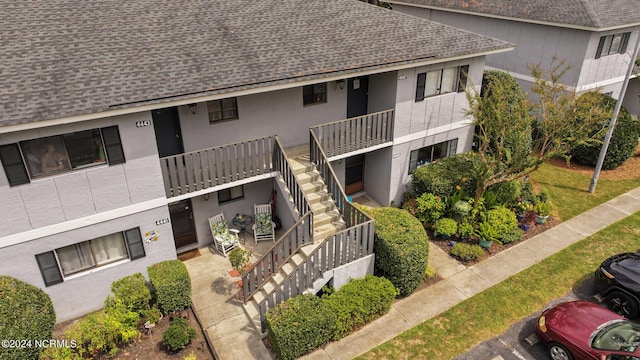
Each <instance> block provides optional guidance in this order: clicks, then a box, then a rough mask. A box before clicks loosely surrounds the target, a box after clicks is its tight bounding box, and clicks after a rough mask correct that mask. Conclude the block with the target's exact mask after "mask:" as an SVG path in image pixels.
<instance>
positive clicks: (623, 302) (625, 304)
mask: <svg viewBox="0 0 640 360" xmlns="http://www.w3.org/2000/svg"><path fill="white" fill-rule="evenodd" d="M607 307H608V308H609V310H611V311H613V312H615V313H616V314H620V315H622V316H624V317H626V318H627V319H635V318H637V317H638V303H637V302H636V300H635V299H634V298H633V297H632V296H630V295H629V294H625V293H623V292H622V291H613V292H611V293H610V294H609V295H607Z"/></svg>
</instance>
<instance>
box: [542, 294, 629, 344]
mask: <svg viewBox="0 0 640 360" xmlns="http://www.w3.org/2000/svg"><path fill="white" fill-rule="evenodd" d="M544 315H545V323H546V326H547V329H548V330H549V331H552V332H554V333H555V334H557V335H559V336H561V337H563V338H565V339H567V340H569V341H570V342H572V343H574V344H575V345H578V346H581V347H588V346H589V337H590V336H591V334H592V333H593V332H594V331H595V330H596V328H598V326H600V325H602V324H604V323H606V322H608V321H611V320H616V319H624V317H622V316H620V315H618V314H616V313H613V312H611V311H609V310H608V309H605V308H603V307H602V306H600V305H597V304H594V303H590V302H588V301H583V300H578V301H570V302H566V303H563V304H560V305H557V306H555V307H553V308H552V309H550V310H548V311H547V312H546V313H545V314H544Z"/></svg>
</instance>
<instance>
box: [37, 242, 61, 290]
mask: <svg viewBox="0 0 640 360" xmlns="http://www.w3.org/2000/svg"><path fill="white" fill-rule="evenodd" d="M36 261H37V262H38V267H39V268H40V273H41V274H42V279H43V280H44V284H45V285H46V286H51V285H55V284H59V283H61V282H62V281H63V280H62V274H60V268H58V261H56V256H55V255H54V254H53V251H49V252H46V253H42V254H38V255H36Z"/></svg>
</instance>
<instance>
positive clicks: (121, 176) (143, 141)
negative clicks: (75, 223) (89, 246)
mask: <svg viewBox="0 0 640 360" xmlns="http://www.w3.org/2000/svg"><path fill="white" fill-rule="evenodd" d="M141 120H151V115H150V113H148V112H146V113H139V114H133V115H127V116H121V117H117V118H108V119H102V120H96V121H91V122H82V123H75V124H70V125H64V126H55V127H50V128H41V129H37V130H29V131H22V132H18V133H9V134H1V135H0V144H11V143H16V142H18V141H22V140H30V139H36V138H41V137H46V136H52V135H59V134H65V133H71V132H76V131H82V130H88V129H96V128H100V127H107V126H112V125H118V130H119V132H120V138H121V140H122V147H123V150H124V154H125V158H126V162H125V163H124V164H119V165H113V166H108V165H98V166H95V167H91V168H87V169H83V170H73V171H69V172H67V173H64V174H59V175H54V176H48V177H45V178H41V179H34V180H32V181H31V183H29V184H24V185H19V186H13V187H10V186H9V183H8V180H7V177H6V175H5V173H4V171H0V198H1V199H3V201H0V214H3V217H4V219H3V221H2V222H0V247H1V246H2V244H3V237H5V236H8V235H12V234H18V233H20V232H24V231H29V230H32V229H37V228H42V227H45V226H50V225H54V224H58V223H62V222H65V221H70V220H74V219H79V218H82V217H86V216H91V215H95V214H98V213H101V212H105V211H109V210H114V209H118V208H121V207H125V206H130V205H133V204H136V203H140V202H145V201H150V200H153V199H157V198H163V197H165V194H164V184H163V179H162V174H161V172H160V165H159V162H158V151H157V148H156V141H155V134H154V132H153V127H152V126H146V127H140V128H136V126H135V123H136V121H141Z"/></svg>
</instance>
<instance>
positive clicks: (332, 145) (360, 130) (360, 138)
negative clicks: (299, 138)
mask: <svg viewBox="0 0 640 360" xmlns="http://www.w3.org/2000/svg"><path fill="white" fill-rule="evenodd" d="M393 123H394V110H393V109H391V110H386V111H380V112H377V113H373V114H367V115H363V116H358V117H354V118H350V119H346V120H340V121H334V122H331V123H326V124H322V125H318V126H314V127H311V131H312V132H313V133H314V134H315V135H316V137H317V138H318V142H319V144H320V146H321V147H322V149H323V150H324V152H325V154H326V155H327V157H329V158H330V157H333V156H338V155H342V154H346V153H349V152H353V151H358V150H362V149H366V148H370V147H372V146H376V145H381V144H385V143H390V142H391V141H393Z"/></svg>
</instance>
